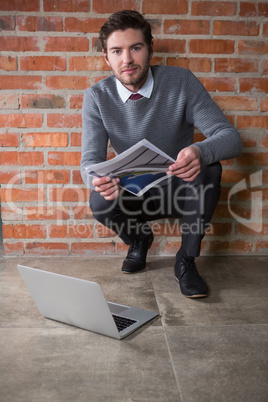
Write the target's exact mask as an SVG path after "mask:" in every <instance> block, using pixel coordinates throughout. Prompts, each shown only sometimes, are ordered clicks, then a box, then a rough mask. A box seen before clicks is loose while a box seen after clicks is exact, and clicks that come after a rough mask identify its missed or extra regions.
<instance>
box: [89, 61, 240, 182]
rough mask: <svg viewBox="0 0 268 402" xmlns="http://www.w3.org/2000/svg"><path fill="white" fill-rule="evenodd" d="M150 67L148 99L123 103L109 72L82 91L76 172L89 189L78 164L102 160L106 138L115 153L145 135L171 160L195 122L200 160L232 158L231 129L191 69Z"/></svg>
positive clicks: (236, 144) (236, 149)
mask: <svg viewBox="0 0 268 402" xmlns="http://www.w3.org/2000/svg"><path fill="white" fill-rule="evenodd" d="M151 68H152V74H153V77H154V87H153V92H152V95H151V98H150V99H148V98H145V97H144V98H142V99H139V100H131V99H129V100H128V101H127V102H126V103H123V101H122V100H121V98H120V96H119V94H118V91H117V88H116V78H115V76H113V75H112V76H110V77H108V78H106V79H104V80H101V81H99V82H98V83H97V84H95V85H93V86H92V87H90V88H88V89H87V90H86V91H85V94H84V102H83V110H82V117H83V134H82V160H81V174H82V178H83V180H84V183H85V185H86V186H87V187H90V188H94V186H93V185H92V179H90V178H89V177H88V175H87V174H86V173H85V171H84V169H83V168H84V167H85V166H87V165H88V164H92V163H97V162H103V161H104V160H106V154H107V144H108V141H109V140H110V143H111V145H112V147H113V149H114V151H115V152H116V153H117V154H119V153H121V152H123V151H125V150H126V149H128V148H129V147H131V146H132V145H134V144H136V143H137V142H138V141H140V140H142V139H144V138H145V139H147V140H149V141H150V142H151V143H153V144H154V145H156V146H157V147H158V148H160V149H161V150H162V151H164V152H165V153H167V154H168V155H170V156H171V157H172V158H174V159H176V158H177V155H178V153H179V151H180V150H181V149H183V148H185V147H188V146H190V145H193V140H194V127H197V128H198V129H199V130H200V131H201V132H202V133H203V134H204V135H205V136H206V139H205V140H204V141H201V142H197V143H195V144H194V146H196V147H198V148H199V150H200V154H201V163H202V164H203V165H208V164H211V163H214V162H216V161H220V160H224V159H230V158H234V157H236V156H238V155H239V154H240V153H241V152H242V141H241V139H240V136H239V134H238V132H237V130H236V129H235V128H234V127H233V126H232V124H231V123H230V122H229V121H228V119H227V118H226V117H225V116H224V114H223V113H222V111H221V110H220V109H219V107H218V106H217V104H216V103H215V102H214V101H213V100H212V98H211V97H210V95H209V94H208V92H207V91H206V89H205V88H204V86H203V85H202V84H201V82H200V81H199V80H198V79H197V78H196V77H195V76H194V75H193V74H192V73H191V71H189V70H187V69H184V68H180V67H167V66H152V67H151Z"/></svg>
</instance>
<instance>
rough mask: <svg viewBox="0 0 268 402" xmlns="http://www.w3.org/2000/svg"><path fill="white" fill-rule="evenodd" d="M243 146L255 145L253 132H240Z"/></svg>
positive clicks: (250, 146) (255, 140)
mask: <svg viewBox="0 0 268 402" xmlns="http://www.w3.org/2000/svg"><path fill="white" fill-rule="evenodd" d="M240 135H241V139H242V142H243V147H244V148H253V147H256V146H257V135H256V134H253V133H240Z"/></svg>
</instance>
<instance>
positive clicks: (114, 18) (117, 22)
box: [99, 10, 153, 54]
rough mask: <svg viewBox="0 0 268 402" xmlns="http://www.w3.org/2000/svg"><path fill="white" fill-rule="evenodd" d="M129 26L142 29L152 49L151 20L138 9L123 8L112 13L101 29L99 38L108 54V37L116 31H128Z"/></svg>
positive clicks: (146, 41) (147, 43)
mask: <svg viewBox="0 0 268 402" xmlns="http://www.w3.org/2000/svg"><path fill="white" fill-rule="evenodd" d="M129 28H132V29H139V30H141V31H142V34H143V37H144V40H145V43H146V45H147V47H148V49H149V50H151V48H152V39H153V37H152V31H151V25H150V24H149V22H148V21H147V20H146V19H145V18H144V17H143V15H141V14H140V13H139V12H138V11H133V10H121V11H117V12H116V13H114V14H112V15H111V16H110V17H109V18H108V20H107V21H106V22H105V23H104V24H103V26H102V27H101V29H100V32H99V39H100V40H101V44H102V48H103V50H104V52H105V53H106V54H107V40H108V37H109V36H110V35H111V34H112V33H113V32H115V31H126V30H127V29H129Z"/></svg>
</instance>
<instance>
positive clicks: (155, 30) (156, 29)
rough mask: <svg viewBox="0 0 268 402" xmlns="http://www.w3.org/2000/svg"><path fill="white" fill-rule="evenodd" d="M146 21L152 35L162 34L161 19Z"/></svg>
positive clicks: (148, 19)
mask: <svg viewBox="0 0 268 402" xmlns="http://www.w3.org/2000/svg"><path fill="white" fill-rule="evenodd" d="M147 21H148V22H149V24H150V25H151V29H152V34H153V35H158V34H161V33H162V20H161V19H152V18H147Z"/></svg>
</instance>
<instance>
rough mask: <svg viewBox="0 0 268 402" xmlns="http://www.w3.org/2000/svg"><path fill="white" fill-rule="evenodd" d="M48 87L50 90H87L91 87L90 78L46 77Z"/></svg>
mask: <svg viewBox="0 0 268 402" xmlns="http://www.w3.org/2000/svg"><path fill="white" fill-rule="evenodd" d="M45 82H46V86H47V88H50V89H78V90H79V89H80V90H81V89H86V88H88V87H89V86H90V77H77V76H55V77H54V76H50V77H46V80H45Z"/></svg>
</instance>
